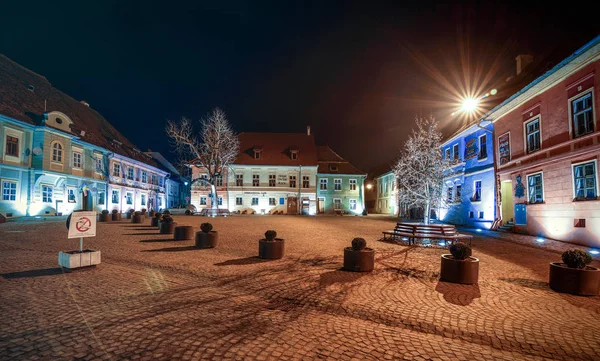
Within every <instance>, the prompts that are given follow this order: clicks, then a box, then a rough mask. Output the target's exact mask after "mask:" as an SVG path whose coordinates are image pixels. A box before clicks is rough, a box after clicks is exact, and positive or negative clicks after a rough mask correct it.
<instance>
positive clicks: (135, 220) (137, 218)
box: [131, 214, 142, 223]
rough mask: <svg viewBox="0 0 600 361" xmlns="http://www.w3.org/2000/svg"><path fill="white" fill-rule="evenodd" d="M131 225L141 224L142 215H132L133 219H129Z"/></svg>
mask: <svg viewBox="0 0 600 361" xmlns="http://www.w3.org/2000/svg"><path fill="white" fill-rule="evenodd" d="M131 223H142V215H141V214H134V215H133V217H131Z"/></svg>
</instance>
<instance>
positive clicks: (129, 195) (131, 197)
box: [125, 192, 133, 204]
mask: <svg viewBox="0 0 600 361" xmlns="http://www.w3.org/2000/svg"><path fill="white" fill-rule="evenodd" d="M125 196H126V197H127V204H133V194H131V192H127V194H126V195H125Z"/></svg>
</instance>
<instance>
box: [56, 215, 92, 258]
mask: <svg viewBox="0 0 600 361" xmlns="http://www.w3.org/2000/svg"><path fill="white" fill-rule="evenodd" d="M67 229H68V235H67V238H69V239H71V238H79V250H78V251H67V252H58V264H59V265H60V266H62V267H65V268H78V267H85V266H93V265H96V264H100V251H96V250H92V249H86V250H85V251H84V249H83V238H84V237H95V236H96V212H88V211H81V212H80V211H76V212H73V213H71V215H70V216H69V218H68V219H67Z"/></svg>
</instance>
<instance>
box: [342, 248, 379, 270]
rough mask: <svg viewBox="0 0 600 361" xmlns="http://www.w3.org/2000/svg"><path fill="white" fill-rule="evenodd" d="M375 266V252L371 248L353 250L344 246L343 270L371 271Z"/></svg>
mask: <svg viewBox="0 0 600 361" xmlns="http://www.w3.org/2000/svg"><path fill="white" fill-rule="evenodd" d="M374 266H375V252H374V251H373V249H371V248H365V249H361V250H360V251H355V250H353V249H352V247H346V248H344V270H346V271H352V272H371V271H373V267H374Z"/></svg>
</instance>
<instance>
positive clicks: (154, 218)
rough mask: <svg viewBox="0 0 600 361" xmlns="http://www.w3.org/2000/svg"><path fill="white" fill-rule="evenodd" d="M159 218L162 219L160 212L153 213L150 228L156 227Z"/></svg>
mask: <svg viewBox="0 0 600 361" xmlns="http://www.w3.org/2000/svg"><path fill="white" fill-rule="evenodd" d="M160 217H162V214H160V212H156V213H154V217H152V219H151V220H150V226H152V227H158V221H159V220H160Z"/></svg>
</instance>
